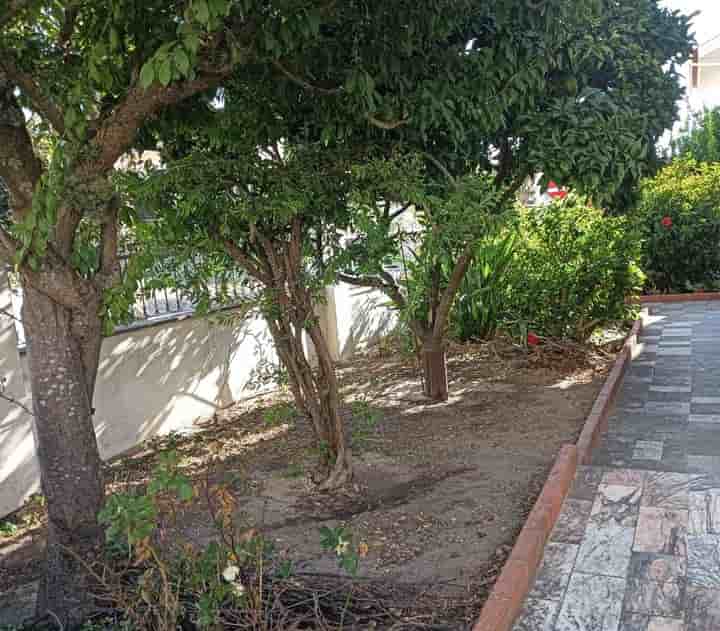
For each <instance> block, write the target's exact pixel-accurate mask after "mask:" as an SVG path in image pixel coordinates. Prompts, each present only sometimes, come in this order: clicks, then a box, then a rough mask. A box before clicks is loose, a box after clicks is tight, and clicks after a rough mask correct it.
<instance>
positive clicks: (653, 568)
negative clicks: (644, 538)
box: [628, 552, 687, 583]
mask: <svg viewBox="0 0 720 631" xmlns="http://www.w3.org/2000/svg"><path fill="white" fill-rule="evenodd" d="M686 573H687V559H686V558H685V557H682V556H673V555H669V554H651V553H647V552H633V555H632V557H631V558H630V569H629V571H628V575H629V576H631V577H634V578H638V579H640V580H643V581H657V582H661V583H664V582H667V581H679V580H684V579H685V575H686Z"/></svg>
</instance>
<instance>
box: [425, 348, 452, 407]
mask: <svg viewBox="0 0 720 631" xmlns="http://www.w3.org/2000/svg"><path fill="white" fill-rule="evenodd" d="M421 353H422V360H423V380H424V391H425V396H426V397H428V398H429V399H432V400H433V401H447V398H448V380H447V360H446V354H445V345H444V344H443V342H442V340H440V341H436V340H429V341H424V342H423V345H422V349H421Z"/></svg>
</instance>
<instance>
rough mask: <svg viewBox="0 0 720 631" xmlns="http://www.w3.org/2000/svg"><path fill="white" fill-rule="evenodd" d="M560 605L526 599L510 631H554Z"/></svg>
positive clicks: (547, 601) (549, 601)
mask: <svg viewBox="0 0 720 631" xmlns="http://www.w3.org/2000/svg"><path fill="white" fill-rule="evenodd" d="M559 610H560V603H559V602H558V601H553V600H538V599H537V598H528V600H527V601H525V604H524V605H523V609H522V611H521V612H520V615H519V616H518V620H517V622H516V623H515V624H514V625H513V628H512V631H554V629H555V620H556V618H557V615H558V612H559Z"/></svg>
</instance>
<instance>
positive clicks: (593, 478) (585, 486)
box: [568, 465, 605, 502]
mask: <svg viewBox="0 0 720 631" xmlns="http://www.w3.org/2000/svg"><path fill="white" fill-rule="evenodd" d="M604 472H605V470H604V469H603V468H602V467H590V466H586V465H581V466H579V467H578V468H577V472H576V474H575V479H574V480H573V483H572V486H571V487H570V492H569V493H568V497H571V498H573V499H577V500H590V501H591V502H592V500H594V499H595V493H596V492H597V488H598V486H600V481H601V480H602V477H603V474H604Z"/></svg>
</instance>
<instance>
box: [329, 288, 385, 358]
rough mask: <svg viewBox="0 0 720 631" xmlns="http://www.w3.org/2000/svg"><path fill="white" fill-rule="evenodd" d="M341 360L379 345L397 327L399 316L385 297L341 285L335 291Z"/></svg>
mask: <svg viewBox="0 0 720 631" xmlns="http://www.w3.org/2000/svg"><path fill="white" fill-rule="evenodd" d="M335 295H336V298H335V301H336V305H337V307H336V308H337V328H338V342H339V350H340V358H341V359H347V358H348V357H351V356H352V355H353V354H354V353H355V352H357V351H358V350H359V349H361V348H364V347H367V346H370V345H372V344H374V343H376V342H377V341H378V340H379V339H380V338H381V337H383V336H384V335H387V334H388V333H390V332H391V331H392V330H393V329H394V328H395V327H396V326H397V322H398V319H397V312H396V311H394V310H392V309H390V308H389V307H388V304H389V302H390V301H389V299H388V297H387V296H385V294H383V293H381V292H379V291H377V290H371V289H358V288H357V287H353V286H351V285H346V284H340V285H337V286H336V287H335Z"/></svg>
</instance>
